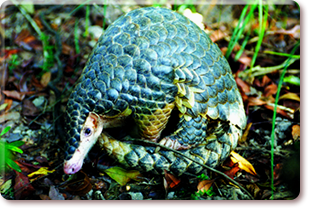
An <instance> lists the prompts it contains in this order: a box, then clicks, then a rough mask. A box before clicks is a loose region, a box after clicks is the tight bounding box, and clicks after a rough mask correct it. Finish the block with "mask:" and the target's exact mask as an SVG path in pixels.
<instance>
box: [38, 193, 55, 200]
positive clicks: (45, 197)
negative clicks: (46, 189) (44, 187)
mask: <svg viewBox="0 0 310 210" xmlns="http://www.w3.org/2000/svg"><path fill="white" fill-rule="evenodd" d="M39 196H40V198H41V200H52V199H51V198H50V197H48V195H43V194H41V195H39Z"/></svg>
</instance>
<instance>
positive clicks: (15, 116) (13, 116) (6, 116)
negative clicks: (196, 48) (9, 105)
mask: <svg viewBox="0 0 310 210" xmlns="http://www.w3.org/2000/svg"><path fill="white" fill-rule="evenodd" d="M19 119H20V114H19V112H16V111H13V112H8V113H3V114H2V115H0V123H4V122H6V121H9V120H13V121H18V120H19Z"/></svg>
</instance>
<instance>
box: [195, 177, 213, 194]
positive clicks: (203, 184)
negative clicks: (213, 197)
mask: <svg viewBox="0 0 310 210" xmlns="http://www.w3.org/2000/svg"><path fill="white" fill-rule="evenodd" d="M214 180H215V179H212V180H202V181H200V182H199V183H198V185H197V190H198V191H197V192H200V191H201V192H204V191H208V190H209V189H210V187H211V186H212V184H213V183H214Z"/></svg>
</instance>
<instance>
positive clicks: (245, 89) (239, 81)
mask: <svg viewBox="0 0 310 210" xmlns="http://www.w3.org/2000/svg"><path fill="white" fill-rule="evenodd" d="M236 83H237V85H238V86H239V87H240V88H241V89H242V91H243V92H244V93H249V92H250V91H251V90H250V86H249V85H248V84H247V83H245V82H244V81H243V80H242V79H240V78H239V77H237V78H236Z"/></svg>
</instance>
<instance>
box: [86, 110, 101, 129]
mask: <svg viewBox="0 0 310 210" xmlns="http://www.w3.org/2000/svg"><path fill="white" fill-rule="evenodd" d="M98 123H99V115H97V114H96V113H93V112H89V114H88V117H87V118H86V121H85V124H84V126H87V127H93V128H97V127H98Z"/></svg>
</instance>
